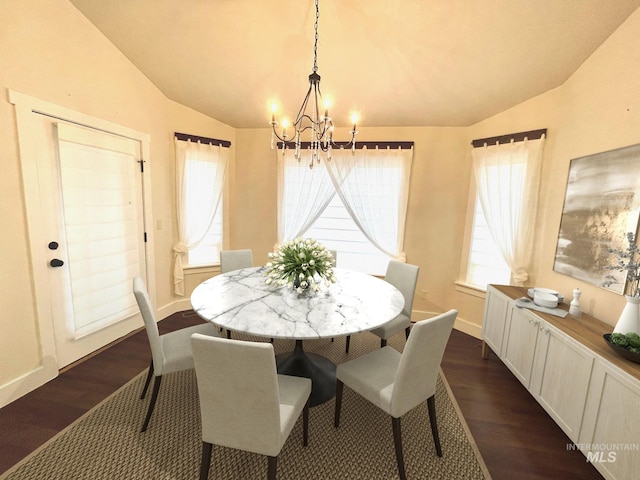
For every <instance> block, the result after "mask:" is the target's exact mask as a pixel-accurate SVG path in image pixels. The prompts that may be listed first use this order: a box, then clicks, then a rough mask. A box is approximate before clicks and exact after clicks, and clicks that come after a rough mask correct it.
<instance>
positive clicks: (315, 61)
mask: <svg viewBox="0 0 640 480" xmlns="http://www.w3.org/2000/svg"><path fill="white" fill-rule="evenodd" d="M318 1H319V0H316V23H315V24H314V26H313V28H314V29H315V32H316V36H315V40H314V44H313V73H317V72H318V19H319V18H320V7H319V6H318Z"/></svg>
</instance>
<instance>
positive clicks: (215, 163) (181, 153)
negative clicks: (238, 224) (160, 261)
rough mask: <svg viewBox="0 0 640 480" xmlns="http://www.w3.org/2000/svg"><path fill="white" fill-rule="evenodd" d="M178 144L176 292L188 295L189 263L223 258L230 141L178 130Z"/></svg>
mask: <svg viewBox="0 0 640 480" xmlns="http://www.w3.org/2000/svg"><path fill="white" fill-rule="evenodd" d="M184 137H186V138H184ZM194 140H195V141H194ZM175 145H176V205H177V213H178V234H179V242H178V243H177V244H176V245H175V246H174V247H173V250H174V258H175V265H174V291H175V293H176V294H177V295H184V267H185V266H187V265H188V266H203V265H212V264H215V263H219V261H220V249H221V247H222V220H223V218H222V196H223V195H222V193H223V188H224V179H225V176H226V171H227V165H228V161H229V160H228V159H229V146H230V142H225V141H222V140H215V139H207V138H204V137H192V136H189V135H185V134H179V133H176V138H175Z"/></svg>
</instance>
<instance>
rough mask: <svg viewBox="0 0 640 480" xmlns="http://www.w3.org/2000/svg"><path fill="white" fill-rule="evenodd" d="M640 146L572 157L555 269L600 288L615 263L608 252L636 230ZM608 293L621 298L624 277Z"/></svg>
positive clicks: (639, 210)
mask: <svg viewBox="0 0 640 480" xmlns="http://www.w3.org/2000/svg"><path fill="white" fill-rule="evenodd" d="M639 213H640V144H639V145H632V146H630V147H624V148H618V149H616V150H610V151H607V152H602V153H596V154H593V155H588V156H586V157H580V158H575V159H573V160H571V163H570V165H569V176H568V179H567V189H566V194H565V199H564V206H563V209H562V218H561V220H560V231H559V234H558V244H557V247H556V256H555V262H554V265H553V269H554V271H556V272H558V273H562V274H564V275H569V276H570V277H573V278H576V279H578V280H583V281H585V282H587V283H590V284H592V285H598V286H600V285H602V282H603V281H604V277H605V275H607V274H612V273H613V274H617V273H618V272H612V271H610V270H607V269H606V266H607V265H611V264H613V263H614V261H615V257H613V256H612V255H610V254H609V248H617V249H621V250H624V249H626V247H627V240H626V233H627V232H634V233H636V232H637V230H638V215H639ZM619 280H620V282H619V283H616V284H613V285H611V286H609V287H607V289H609V290H612V291H615V292H616V293H620V294H622V292H623V291H624V282H625V276H624V273H620V274H619Z"/></svg>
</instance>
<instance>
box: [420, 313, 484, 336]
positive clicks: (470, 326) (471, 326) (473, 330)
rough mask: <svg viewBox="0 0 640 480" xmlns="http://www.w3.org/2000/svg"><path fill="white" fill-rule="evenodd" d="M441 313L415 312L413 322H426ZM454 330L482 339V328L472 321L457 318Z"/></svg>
mask: <svg viewBox="0 0 640 480" xmlns="http://www.w3.org/2000/svg"><path fill="white" fill-rule="evenodd" d="M440 313H442V312H427V311H424V310H413V312H411V320H413V321H416V320H425V319H427V318H432V317H435V316H436V315H439V314H440ZM453 328H455V329H456V330H459V331H461V332H463V333H466V334H467V335H471V336H472V337H475V338H479V339H482V327H481V326H480V325H476V324H475V323H471V322H470V321H468V320H465V319H464V318H460V316H458V317H457V318H456V321H455V323H454V324H453Z"/></svg>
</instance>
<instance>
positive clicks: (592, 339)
mask: <svg viewBox="0 0 640 480" xmlns="http://www.w3.org/2000/svg"><path fill="white" fill-rule="evenodd" d="M492 286H493V287H494V288H495V289H496V290H498V291H499V292H501V293H503V294H504V295H506V296H508V297H510V298H512V299H513V300H516V299H518V298H521V297H526V296H527V290H528V289H529V287H515V286H511V285H492ZM558 308H561V309H563V310H566V311H569V305H567V304H566V303H561V304H559V305H558ZM531 312H532V313H533V314H535V315H538V316H539V317H540V318H542V319H544V320H545V321H546V322H548V323H549V324H551V325H553V326H554V327H556V328H557V329H558V330H561V331H562V332H564V333H566V334H567V335H569V336H570V337H571V338H573V339H574V340H576V341H577V342H579V343H581V344H582V345H584V346H585V347H587V348H589V349H591V350H593V351H594V352H595V353H597V354H598V355H600V356H601V357H602V358H604V359H605V360H607V361H609V362H611V363H612V364H613V365H615V366H616V367H618V368H620V369H621V370H623V371H625V372H627V373H628V374H630V375H633V376H634V377H635V378H637V379H638V380H640V363H634V362H631V361H629V360H626V359H624V358H622V357H620V356H619V355H618V354H616V353H615V352H614V351H613V350H611V348H610V347H609V346H608V345H607V344H606V341H605V339H604V338H603V337H602V336H603V335H604V334H605V333H611V332H612V331H613V326H611V325H609V324H607V323H604V322H603V321H601V320H598V319H597V318H594V317H592V316H591V315H587V314H586V313H584V312H582V314H581V315H580V316H579V317H574V316H573V315H571V314H567V316H566V317H565V318H560V317H556V316H555V315H550V314H548V313H543V312H540V311H537V310H531Z"/></svg>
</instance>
